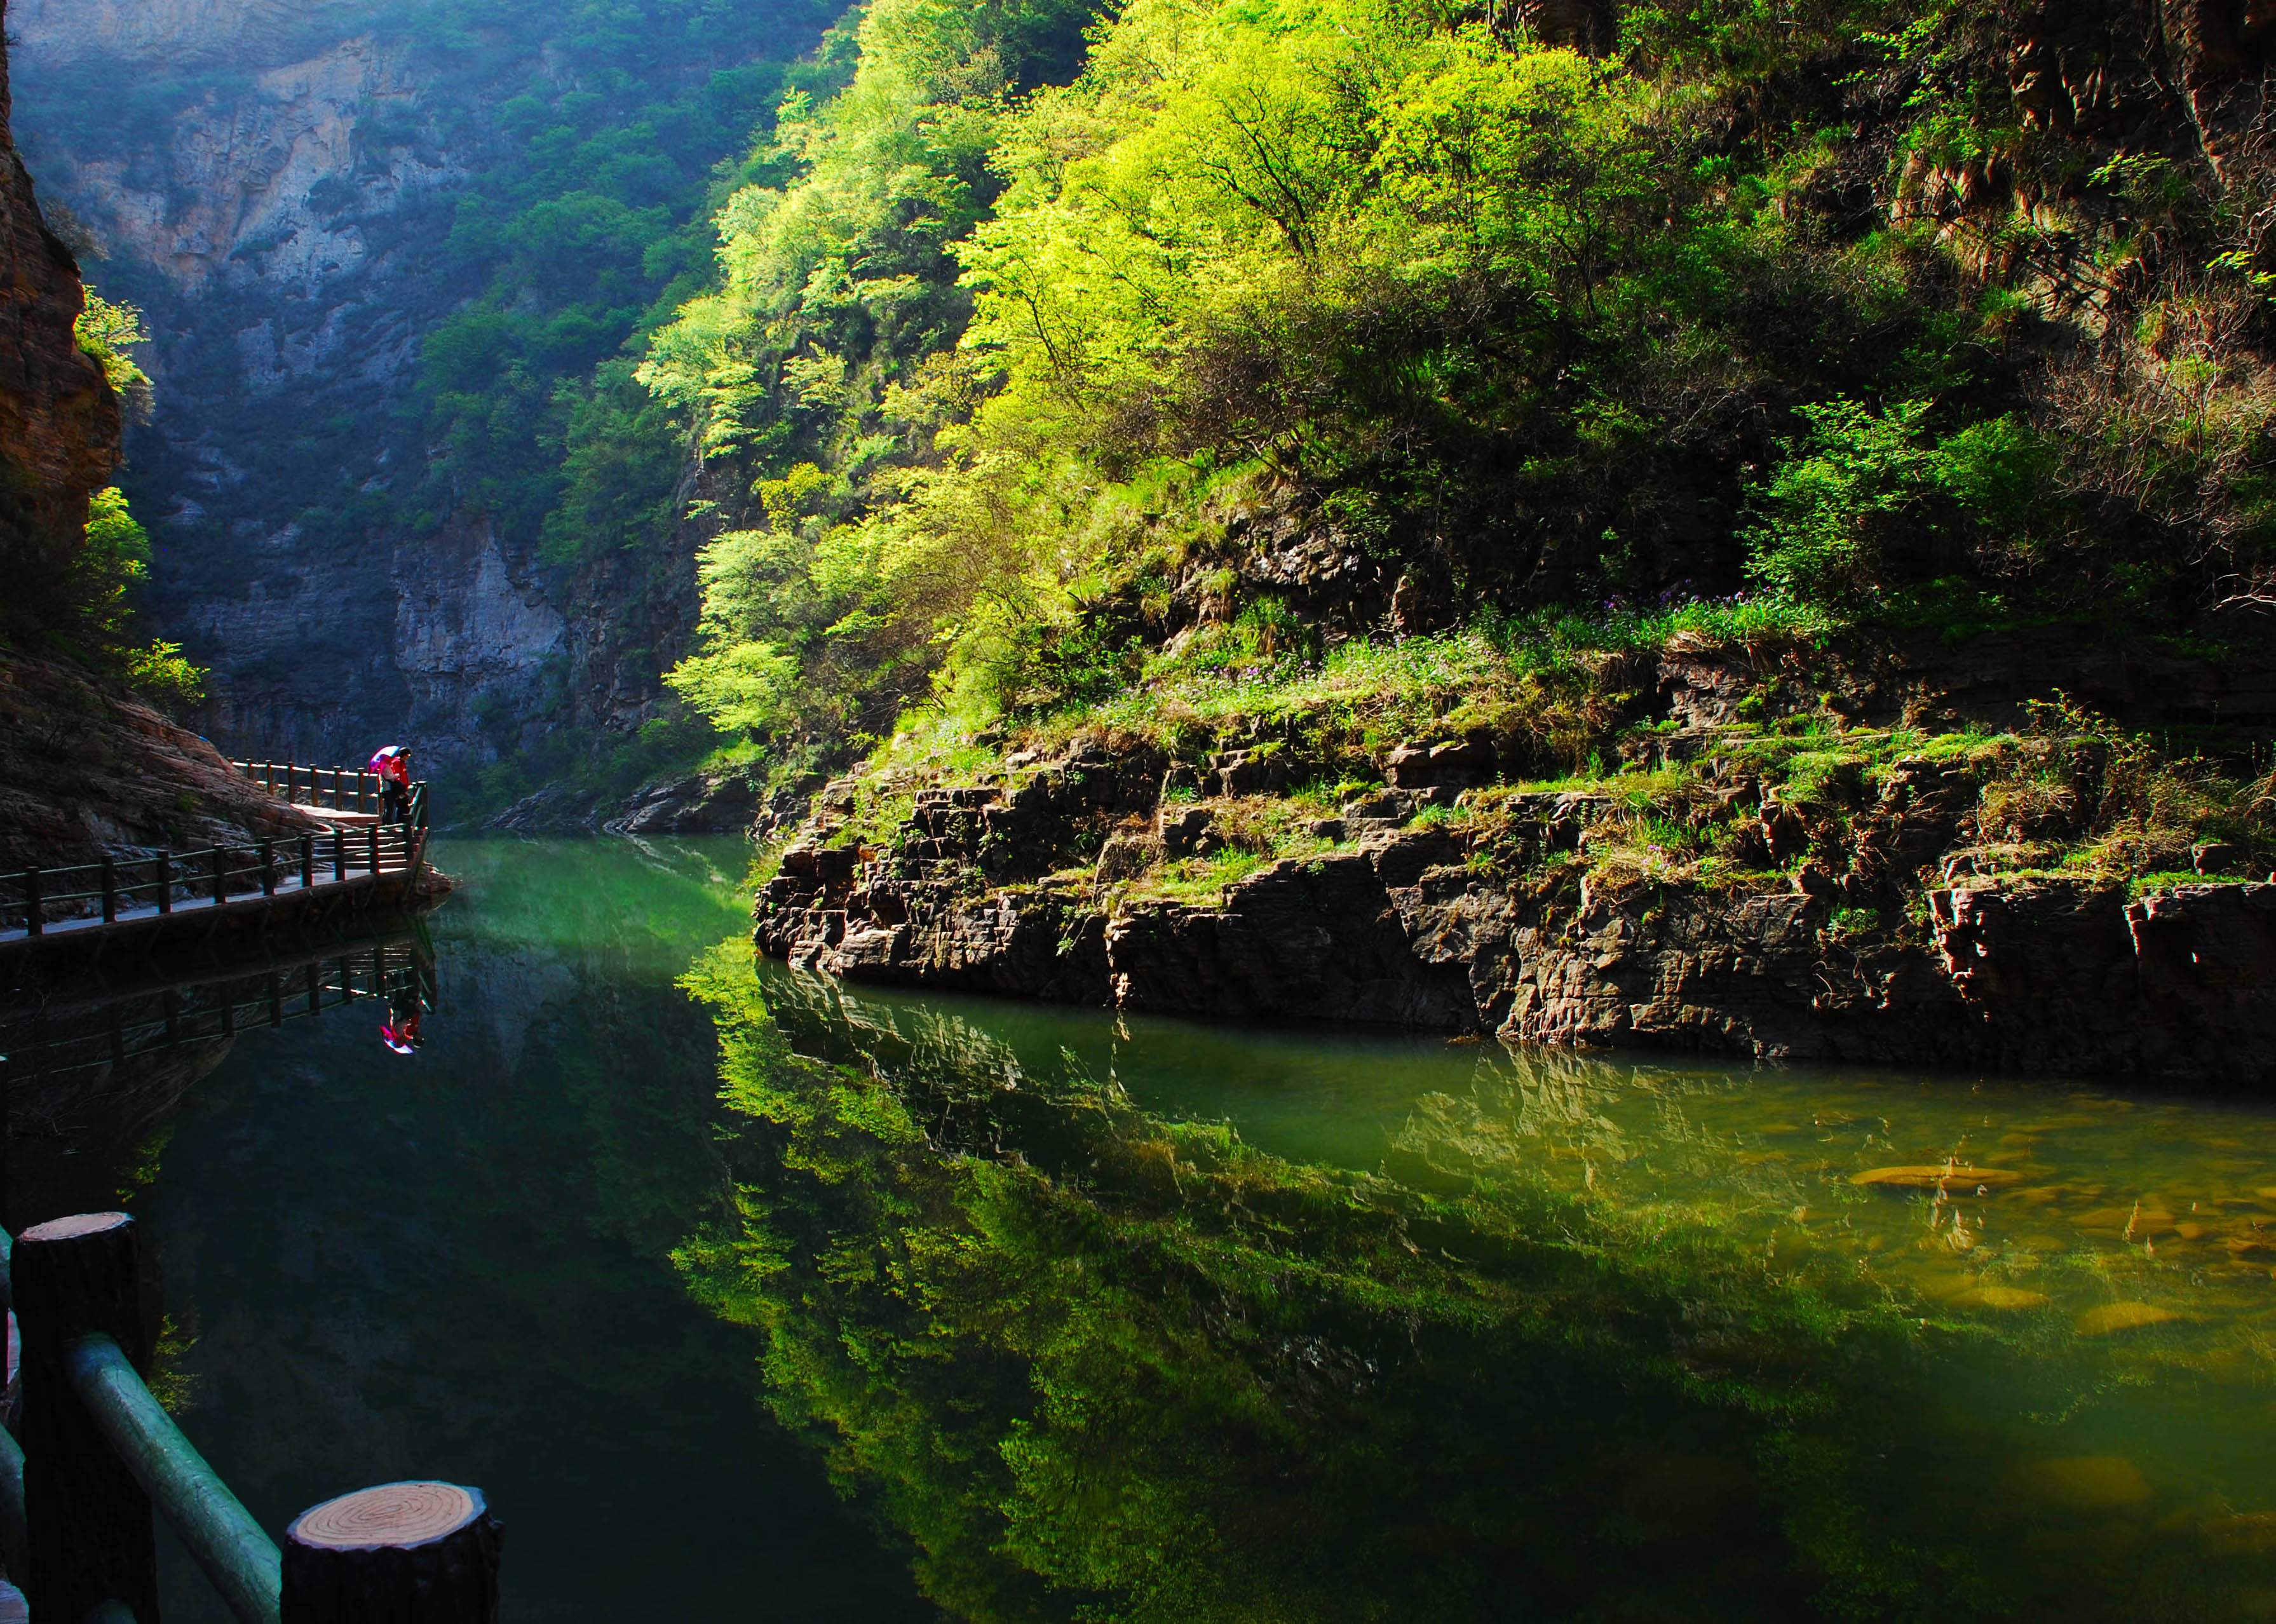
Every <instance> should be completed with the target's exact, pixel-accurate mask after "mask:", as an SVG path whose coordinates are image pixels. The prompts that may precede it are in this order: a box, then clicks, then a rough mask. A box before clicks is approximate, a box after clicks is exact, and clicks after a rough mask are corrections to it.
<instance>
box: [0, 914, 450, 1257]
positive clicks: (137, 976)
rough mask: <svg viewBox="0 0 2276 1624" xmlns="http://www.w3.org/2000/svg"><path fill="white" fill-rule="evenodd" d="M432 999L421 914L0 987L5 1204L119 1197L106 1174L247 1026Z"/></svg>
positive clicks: (383, 1022) (386, 1015) (37, 1206)
mask: <svg viewBox="0 0 2276 1624" xmlns="http://www.w3.org/2000/svg"><path fill="white" fill-rule="evenodd" d="M434 996H435V958H434V951H433V949H432V947H431V946H430V945H429V943H428V940H427V937H426V932H425V930H424V929H423V928H422V927H421V926H420V925H419V924H417V923H416V922H413V923H411V924H410V925H408V926H407V927H406V925H404V924H401V923H398V924H396V925H394V926H393V927H392V928H391V930H390V932H389V934H388V935H386V936H385V937H365V938H364V939H362V940H360V941H359V940H354V939H343V938H342V937H338V936H337V935H330V934H327V935H325V936H323V937H300V938H299V939H298V940H297V941H292V940H290V939H280V938H279V937H273V936H272V937H268V938H266V940H265V942H264V944H263V945H262V946H261V947H257V948H256V949H255V950H254V954H253V956H251V957H250V958H248V957H247V956H246V955H244V954H242V953H239V955H237V956H236V957H235V960H234V962H223V961H219V960H207V961H206V962H204V963H202V964H200V965H197V966H195V967H186V966H183V965H181V964H180V962H179V960H176V961H175V962H174V963H173V964H172V965H171V967H170V966H168V965H167V964H165V963H164V962H163V961H154V960H109V961H107V962H106V963H105V964H104V965H103V966H102V967H99V968H97V969H95V970H94V971H93V972H91V973H88V974H87V975H80V976H76V977H73V978H72V979H71V980H70V981H69V982H67V983H56V982H54V981H52V980H50V981H49V982H47V983H45V984H44V985H42V984H31V985H27V986H23V987H19V988H18V989H16V990H12V991H10V992H7V993H4V994H0V1142H5V1143H6V1144H7V1145H8V1148H9V1150H10V1152H11V1154H10V1156H9V1158H8V1164H7V1177H6V1184H5V1186H4V1187H0V1208H4V1209H5V1210H7V1211H8V1212H9V1213H10V1214H11V1216H15V1217H18V1218H20V1217H21V1216H22V1215H23V1214H24V1213H25V1212H27V1211H33V1210H37V1211H38V1212H53V1211H57V1210H78V1209H81V1208H86V1207H87V1206H89V1204H90V1203H94V1204H95V1205H100V1204H101V1203H104V1202H115V1201H116V1199H117V1192H116V1173H115V1171H111V1170H115V1169H116V1168H117V1167H118V1166H119V1165H123V1164H122V1163H121V1160H120V1158H121V1157H124V1156H125V1155H126V1154H127V1153H128V1152H129V1150H130V1148H131V1147H132V1146H133V1144H134V1143H135V1142H137V1141H139V1140H140V1137H141V1136H142V1135H144V1134H146V1133H147V1132H148V1130H149V1129H150V1127H152V1126H153V1125H154V1124H156V1123H157V1122H159V1121H160V1120H162V1119H164V1118H165V1117H166V1116H167V1115H168V1114H169V1113H171V1112H172V1111H173V1109H174V1108H175V1106H176V1105H177V1104H179V1102H180V1101H181V1099H182V1097H183V1096H184V1095H185V1094H186V1093H187V1092H188V1091H189V1090H190V1089H192V1088H193V1087H195V1086H196V1084H197V1083H198V1081H199V1080H200V1079H201V1078H202V1077H204V1076H205V1075H206V1074H208V1073H209V1072H210V1071H212V1070H213V1068H214V1067H215V1066H218V1065H219V1064H221V1062H222V1060H223V1059H224V1058H225V1057H226V1056H227V1055H228V1054H229V1052H230V1050H231V1046H232V1045H233V1043H235V1040H236V1038H237V1036H238V1035H239V1033H240V1032H242V1031H244V1030H245V1029H246V1028H248V1027H254V1026H262V1025H269V1026H277V1025H282V1024H283V1023H284V1022H285V1021H302V1020H311V1019H315V1018H318V1017H330V1018H331V1019H332V1020H335V1021H337V1020H338V1019H340V1018H341V1017H340V1015H339V1014H338V1011H339V1009H340V1008H341V1006H345V1005H349V1004H359V1005H361V1006H362V1007H363V1010H364V1011H366V1012H368V1013H366V1014H365V1015H363V1016H361V1017H355V1016H351V1017H350V1019H352V1020H359V1021H360V1020H364V1019H368V1020H370V1021H372V1023H373V1025H374V1026H389V1025H396V1024H398V1021H399V1016H398V1013H397V1009H398V1006H400V1005H402V1004H403V1003H405V1002H406V998H407V997H415V998H418V999H419V1000H420V1001H421V1002H424V1003H429V1004H431V1003H432V1002H433V999H434ZM375 1004H376V1005H377V1006H378V1007H377V1008H376V1009H375V1008H374V1007H373V1006H374V1005H375Z"/></svg>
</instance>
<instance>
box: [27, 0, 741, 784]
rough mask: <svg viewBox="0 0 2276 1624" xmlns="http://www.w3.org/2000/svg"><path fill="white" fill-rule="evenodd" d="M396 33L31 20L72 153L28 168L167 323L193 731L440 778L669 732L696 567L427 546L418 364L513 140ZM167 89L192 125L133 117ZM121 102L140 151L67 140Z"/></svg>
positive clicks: (118, 278)
mask: <svg viewBox="0 0 2276 1624" xmlns="http://www.w3.org/2000/svg"><path fill="white" fill-rule="evenodd" d="M390 10H391V8H389V7H386V6H384V5H381V4H375V0H137V3H135V4H128V3H127V0H17V11H16V12H15V13H14V14H13V15H12V16H11V22H12V23H13V25H14V27H15V28H16V30H17V32H18V33H19V36H20V38H21V40H22V42H23V46H22V56H23V57H24V60H25V65H26V68H27V74H28V75H32V76H35V77H34V81H33V82H34V86H35V87H36V88H37V89H38V90H39V93H40V94H39V103H38V104H39V106H40V107H41V108H42V109H43V110H45V111H46V113H47V116H48V122H49V126H50V127H46V128H42V127H38V126H37V125H34V128H32V129H31V130H30V131H29V132H28V133H27V135H26V140H27V151H29V152H30V153H31V154H32V156H33V160H34V163H35V165H36V166H37V167H38V168H39V170H40V171H41V173H42V178H43V180H44V182H45V184H46V185H47V186H48V187H49V190H50V192H51V193H52V194H57V195H60V196H62V197H63V198H64V199H66V200H67V201H68V202H69V204H70V207H71V208H72V210H73V211H75V213H76V215H77V216H79V217H80V220H81V221H82V222H83V223H84V226H85V229H86V230H87V232H88V234H89V236H90V238H91V239H92V240H93V241H95V242H96V243H98V244H99V245H100V247H101V250H102V257H101V259H100V260H99V261H97V262H95V265H96V280H97V282H98V284H99V285H100V286H101V287H102V291H103V292H105V293H106V294H107V295H108V296H110V297H112V298H114V299H117V298H124V299H129V300H133V301H134V302H136V303H138V304H140V306H142V307H143V308H144V309H145V310H146V312H147V313H148V315H149V318H150V325H151V328H152V330H153V334H154V338H155V340H156V341H155V343H154V344H153V345H152V346H150V353H149V354H148V355H147V356H146V357H144V360H145V365H146V367H147V368H148V370H149V371H150V372H151V374H152V376H153V378H154V380H155V382H156V391H157V413H156V419H155V421H153V422H152V423H150V424H149V425H148V427H147V428H140V429H135V430H134V431H133V436H132V441H133V443H132V448H131V449H132V459H131V464H130V467H129V468H128V471H127V474H126V477H125V483H126V485H127V487H128V489H129V493H130V495H131V496H133V497H134V499H135V501H136V504H137V511H138V513H139V515H140V517H141V518H143V520H145V521H146V522H147V523H148V525H149V527H150V529H151V535H152V542H153V545H154V548H155V550H156V558H155V560H154V564H153V569H152V583H151V591H150V593H149V605H150V608H151V611H152V612H153V614H154V615H155V617H156V619H157V620H158V622H159V624H160V627H161V629H162V630H163V633H164V634H165V635H167V636H169V637H172V638H175V639H177V640H178V641H181V642H183V643H184V644H185V646H186V649H187V651H188V653H189V654H190V656H192V657H193V659H195V660H197V661H198V662H199V663H200V664H206V665H209V666H210V667H211V668H212V670H213V672H214V675H213V678H212V680H211V681H210V682H209V685H208V687H209V704H208V705H207V707H206V708H205V710H202V711H201V713H200V714H199V716H198V717H197V725H198V726H199V727H200V728H201V730H203V731H204V732H207V733H209V734H210V735H211V736H212V737H213V738H214V739H216V740H219V741H221V743H222V744H224V746H225V747H228V748H229V749H230V750H231V751H232V752H233V753H238V754H247V755H261V756H266V757H275V758H290V759H294V760H304V761H305V760H311V759H315V760H325V761H329V760H332V759H335V758H340V757H344V756H345V755H349V754H351V753H352V752H353V751H357V750H364V751H368V749H369V748H370V747H372V746H374V745H376V744H377V743H379V742H382V741H384V740H405V741H407V742H410V743H413V744H414V745H415V746H416V747H418V748H419V750H420V753H421V759H422V761H424V762H425V763H428V764H429V767H432V768H438V769H439V768H445V767H448V766H450V765H451V764H453V763H460V764H481V763H488V762H491V761H494V760H497V759H498V758H500V757H501V756H505V755H514V754H517V753H520V752H522V751H527V750H530V749H534V748H536V747H539V746H541V745H542V744H543V743H545V742H546V741H547V740H549V739H550V738H553V737H555V736H557V735H558V734H560V733H563V732H567V733H570V734H572V735H574V736H580V737H581V736H584V735H588V734H590V733H593V732H622V731H626V730H629V729H631V728H633V727H636V726H637V725H639V724H640V723H641V722H642V721H644V720H646V719H648V718H649V717H651V716H653V715H655V714H656V713H657V711H658V710H660V709H662V706H663V699H664V692H663V689H662V686H661V683H660V681H659V673H660V672H661V671H662V670H664V669H665V668H667V667H668V666H669V665H670V664H671V663H672V661H673V660H674V659H675V658H676V657H677V655H678V652H679V648H680V647H681V645H682V643H683V642H684V641H685V639H686V637H687V634H688V633H689V632H690V631H691V630H692V627H693V624H694V603H695V592H694V566H693V561H692V553H693V550H694V546H695V545H696V544H697V543H699V542H700V541H701V540H702V537H701V536H699V535H695V534H694V532H692V531H691V532H689V534H688V535H687V538H686V548H685V552H686V553H687V555H689V556H687V557H681V558H674V559H673V560H671V561H670V562H669V564H668V565H667V566H666V567H665V568H664V572H663V573H664V575H665V576H666V577H668V579H667V580H665V581H664V582H663V584H662V586H661V587H659V584H658V581H657V579H656V575H657V572H656V568H654V567H652V566H653V565H654V563H655V561H653V560H649V559H646V558H623V557H611V558H603V559H602V560H600V561H599V562H597V563H596V564H595V565H591V566H589V567H586V568H582V569H580V570H575V571H562V570H551V571H549V570H545V569H542V568H541V567H540V566H539V565H537V563H536V561H535V559H534V558H532V557H530V556H528V549H527V547H526V546H525V547H520V548H517V547H515V546H512V545H510V544H509V543H506V542H505V540H504V539H503V538H502V537H501V536H500V535H499V534H498V533H497V529H496V528H495V527H493V526H491V525H490V524H489V523H488V522H487V521H485V520H482V519H481V518H479V517H475V516H472V515H469V514H467V513H465V512H458V513H447V512H446V513H445V514H444V515H443V522H442V524H441V527H440V529H439V532H438V533H437V534H436V535H431V536H429V537H428V538H427V539H425V540H419V541H414V540H412V539H409V538H410V535H411V533H412V532H413V530H414V529H416V528H418V527H419V526H418V525H417V524H416V523H414V520H417V519H418V518H419V517H420V516H419V515H417V514H415V513H413V512H411V511H409V509H410V507H411V505H412V497H413V495H414V493H416V492H417V491H418V490H419V489H420V487H421V481H422V480H423V478H424V477H425V475H426V474H427V472H428V470H429V466H430V462H431V459H433V458H435V457H436V456H438V455H440V454H442V448H440V447H430V446H429V445H428V444H426V443H425V441H424V438H423V436H422V434H421V427H420V422H421V414H420V413H419V412H418V410H417V409H416V407H415V403H414V401H413V386H414V383H415V381H416V373H417V366H418V353H419V345H420V343H421V339H422V338H423V337H424V336H425V335H426V334H427V333H428V332H429V331H431V330H433V329H434V327H435V326H436V323H439V322H440V321H442V320H443V319H444V317H445V316H447V315H449V314H450V313H451V311H452V310H454V309H455V308H457V307H458V306H459V303H460V302H461V301H462V300H464V299H466V298H467V296H468V294H469V293H470V292H473V291H474V290H473V288H472V287H471V286H469V285H465V273H464V271H463V270H461V269H454V268H453V265H452V263H451V260H450V258H449V256H448V255H447V254H445V253H444V239H445V238H446V236H447V234H448V232H449V231H450V229H451V218H452V216H451V209H452V208H453V206H454V201H455V197H456V194H457V193H458V191H459V188H460V187H461V186H462V185H463V183H464V182H465V181H466V180H467V178H468V177H469V176H470V175H471V174H474V173H475V172H477V171H480V170H481V169H482V166H483V165H485V164H487V163H491V162H493V161H494V160H495V158H496V156H497V142H498V140H499V137H498V134H497V129H496V127H495V125H496V119H495V116H494V115H495V112H496V109H495V107H494V106H493V105H491V104H490V103H489V102H482V100H481V99H480V96H481V93H480V92H477V93H475V99H474V102H473V103H472V104H469V103H468V102H467V101H466V100H465V99H464V98H465V96H466V95H467V94H468V93H467V89H466V87H464V86H459V87H454V89H453V90H452V91H451V94H449V95H444V93H443V92H442V91H440V90H438V88H437V86H436V84H435V83H433V82H430V81H429V80H428V79H427V78H425V77H422V75H423V74H424V73H425V72H427V70H426V69H425V68H423V67H422V66H421V61H422V60H423V59H422V58H420V57H416V56H415V55H414V54H413V52H412V51H411V50H409V49H407V48H406V42H405V41H403V40H402V39H400V38H399V37H398V36H397V35H395V34H390V33H388V32H386V31H385V30H384V29H383V27H382V26H381V25H382V24H383V22H384V21H385V15H386V13H387V12H388V11H390ZM492 43H495V42H492ZM517 72H518V70H517V67H516V65H513V64H512V63H507V64H506V65H505V66H503V67H501V69H500V70H499V74H500V76H499V78H498V80H497V86H498V87H510V86H512V85H515V84H519V83H520V79H519V78H518V77H517ZM200 74H202V75H203V77H202V78H200V77H198V75H200ZM161 84H163V85H164V86H167V87H171V94H175V95H178V98H180V99H179V101H178V104H176V103H168V104H167V105H166V106H164V107H163V109H159V110H156V111H154V110H153V107H152V106H151V105H146V104H145V102H148V101H149V96H148V95H144V96H143V99H142V100H141V101H139V102H138V101H137V99H136V96H137V95H138V94H139V93H141V92H144V91H148V90H149V87H153V86H157V85H161ZM97 86H99V87H103V88H104V90H105V92H106V93H112V92H118V93H122V94H119V95H118V98H117V99H118V102H119V104H120V106H121V107H122V108H123V109H125V110H127V111H128V112H129V113H131V115H132V116H133V117H134V118H140V119H141V120H142V121H143V122H142V124H140V125H137V126H136V128H135V130H134V132H133V139H132V140H125V141H110V142H109V143H108V144H107V145H105V144H101V143H98V142H96V141H95V140H92V139H91V138H90V137H88V136H87V133H86V132H85V131H84V130H83V129H76V128H74V127H73V126H72V125H71V123H70V122H69V120H70V119H71V118H75V117H79V116H80V114H79V111H78V110H80V109H81V108H83V107H84V106H85V105H86V102H87V95H86V94H84V93H83V92H84V91H85V90H86V89H87V87H97ZM150 94H151V95H155V94H156V93H155V91H151V92H150ZM503 95H505V89H503V88H501V89H499V90H498V95H497V97H493V98H492V99H493V101H495V100H497V99H498V98H499V97H502V96H503ZM675 572H676V573H675Z"/></svg>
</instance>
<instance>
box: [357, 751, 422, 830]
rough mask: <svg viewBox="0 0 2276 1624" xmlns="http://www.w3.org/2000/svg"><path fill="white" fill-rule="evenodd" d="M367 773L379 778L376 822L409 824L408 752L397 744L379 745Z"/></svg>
mask: <svg viewBox="0 0 2276 1624" xmlns="http://www.w3.org/2000/svg"><path fill="white" fill-rule="evenodd" d="M365 770H366V771H368V772H371V773H374V774H376V775H377V776H378V778H379V821H380V822H381V823H409V822H410V821H411V752H410V751H408V750H406V749H405V748H404V747H402V746H401V745H399V744H391V745H384V746H382V747H381V748H380V751H379V753H378V754H377V755H374V756H373V757H372V758H371V764H370V765H369V766H368V768H366V769H365Z"/></svg>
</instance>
